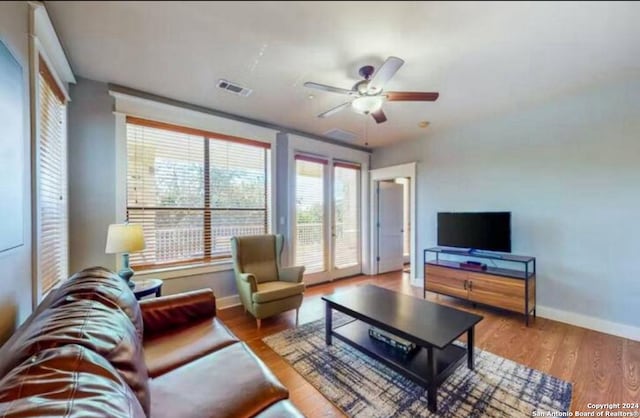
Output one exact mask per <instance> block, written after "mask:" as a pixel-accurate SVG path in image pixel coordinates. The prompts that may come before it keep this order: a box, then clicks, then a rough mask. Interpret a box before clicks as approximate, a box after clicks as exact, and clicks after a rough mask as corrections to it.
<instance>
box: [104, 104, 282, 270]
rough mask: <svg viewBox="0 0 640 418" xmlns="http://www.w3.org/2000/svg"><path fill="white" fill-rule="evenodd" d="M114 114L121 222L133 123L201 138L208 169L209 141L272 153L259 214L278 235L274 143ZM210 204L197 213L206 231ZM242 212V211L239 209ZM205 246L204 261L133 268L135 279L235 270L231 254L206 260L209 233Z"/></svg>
mask: <svg viewBox="0 0 640 418" xmlns="http://www.w3.org/2000/svg"><path fill="white" fill-rule="evenodd" d="M116 97H117V96H116ZM115 114H116V140H117V141H116V143H117V146H116V148H117V149H116V160H117V163H116V174H117V176H116V177H117V178H116V181H117V193H116V194H117V200H118V201H119V203H117V209H116V212H117V213H118V218H120V214H121V213H122V214H123V215H122V218H123V221H125V220H126V219H127V218H128V211H129V206H128V198H127V189H128V176H127V170H128V162H129V161H128V156H127V141H128V137H127V125H128V124H130V123H131V124H135V125H141V126H146V127H151V128H157V129H163V130H168V131H173V132H178V133H184V134H189V135H196V136H202V137H203V140H204V141H205V144H206V145H205V150H204V157H205V158H204V159H203V164H204V165H205V167H207V160H209V157H210V155H209V144H210V140H223V141H229V142H232V143H240V144H245V145H251V146H255V147H259V148H262V149H265V150H270V153H268V154H267V153H265V156H267V155H269V160H266V161H265V163H266V166H265V172H266V173H267V174H268V179H269V183H267V185H266V188H265V193H268V190H269V189H270V194H269V195H270V199H268V200H266V201H265V208H264V209H261V208H258V209H256V210H257V211H259V210H264V211H265V220H267V222H266V223H265V226H266V229H267V231H270V232H272V231H275V226H276V222H275V219H276V213H275V212H276V206H275V181H276V179H275V176H276V171H275V156H276V155H275V154H276V149H275V146H276V143H275V141H274V140H265V139H263V138H260V139H258V138H256V139H251V138H246V137H240V136H235V135H229V134H226V133H222V132H215V131H212V130H209V129H200V128H196V127H192V126H188V125H191V124H184V123H179V124H176V123H172V122H165V121H161V120H158V119H159V118H153V117H146V116H145V117H140V116H135V115H132V114H130V113H120V112H117V111H116V112H115ZM273 137H275V134H274V135H273ZM274 139H275V138H274ZM209 163H210V161H209ZM209 166H210V165H209ZM205 173H206V174H205V177H204V179H203V180H204V182H205V185H207V184H208V178H209V172H208V170H207V169H206V168H205ZM204 189H205V193H207V192H208V191H209V187H205V188H204ZM209 197H211V195H209ZM210 203H211V202H210V200H209V201H208V200H207V199H206V196H205V201H204V207H203V208H202V209H200V208H198V210H203V211H204V214H205V228H206V225H207V220H206V219H207V218H209V224H210V222H211V221H210V218H211V215H212V214H213V211H214V210H215V209H213V208H211V206H210ZM167 209H169V208H167ZM239 210H243V209H239ZM207 214H209V216H208V217H207V216H206V215H207ZM210 239H211V237H210ZM203 245H204V248H205V256H204V257H203V258H194V259H191V260H183V261H177V262H173V263H167V264H166V265H162V264H150V265H143V266H137V267H135V266H134V269H135V270H136V276H138V277H140V276H142V277H144V276H147V277H151V276H152V277H157V278H161V279H172V278H182V277H188V276H194V275H200V274H206V273H212V272H219V271H227V270H231V269H232V267H233V266H232V261H231V253H230V252H229V253H228V254H220V255H214V254H213V253H211V254H210V256H207V254H206V253H207V249H209V250H211V247H210V245H209V246H207V243H206V233H205V241H204V242H203ZM117 266H118V268H120V267H121V261H120V257H118V262H117Z"/></svg>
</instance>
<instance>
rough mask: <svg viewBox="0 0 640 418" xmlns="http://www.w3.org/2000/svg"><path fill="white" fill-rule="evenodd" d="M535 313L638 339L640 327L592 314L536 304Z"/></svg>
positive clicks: (566, 322) (542, 316)
mask: <svg viewBox="0 0 640 418" xmlns="http://www.w3.org/2000/svg"><path fill="white" fill-rule="evenodd" d="M536 314H537V315H538V316H539V317H541V318H547V319H552V320H554V321H558V322H564V323H565V324H569V325H575V326H578V327H582V328H588V329H591V330H594V331H599V332H603V333H605V334H611V335H615V336H617V337H623V338H628V339H630V340H634V341H640V327H634V326H632V325H626V324H620V323H617V322H611V321H607V320H604V319H600V318H596V317H593V316H588V315H583V314H578V313H574V312H568V311H563V310H560V309H555V308H550V307H548V306H540V305H538V306H537V307H536Z"/></svg>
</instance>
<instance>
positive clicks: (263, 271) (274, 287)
mask: <svg viewBox="0 0 640 418" xmlns="http://www.w3.org/2000/svg"><path fill="white" fill-rule="evenodd" d="M283 247H284V237H283V236H282V235H254V236H243V237H233V238H231V254H232V255H233V269H234V271H235V276H236V284H237V286H238V293H239V294H240V300H241V301H242V304H243V305H244V310H245V312H246V311H249V312H251V314H252V315H253V316H254V317H255V318H256V323H257V325H258V328H260V322H261V319H262V318H266V317H269V316H273V315H277V314H279V313H282V312H285V311H288V310H290V309H295V310H296V324H297V323H298V310H299V309H300V305H301V304H302V293H303V292H304V283H302V274H303V273H304V267H282V264H281V262H280V259H281V255H282V249H283Z"/></svg>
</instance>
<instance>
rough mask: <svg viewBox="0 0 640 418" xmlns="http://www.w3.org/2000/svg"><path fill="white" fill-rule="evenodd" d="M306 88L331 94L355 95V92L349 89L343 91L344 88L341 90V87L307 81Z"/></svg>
mask: <svg viewBox="0 0 640 418" xmlns="http://www.w3.org/2000/svg"><path fill="white" fill-rule="evenodd" d="M304 86H305V87H308V88H310V89H316V90H322V91H328V92H331V93H339V94H353V93H355V92H354V91H353V90H347V89H343V88H340V87H333V86H327V85H326V84H320V83H314V82H311V81H307V82H306V83H304Z"/></svg>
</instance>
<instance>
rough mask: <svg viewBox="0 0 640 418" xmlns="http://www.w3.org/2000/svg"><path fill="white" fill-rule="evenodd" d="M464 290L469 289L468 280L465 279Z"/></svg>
mask: <svg viewBox="0 0 640 418" xmlns="http://www.w3.org/2000/svg"><path fill="white" fill-rule="evenodd" d="M464 290H467V281H466V280H465V281H464Z"/></svg>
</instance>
